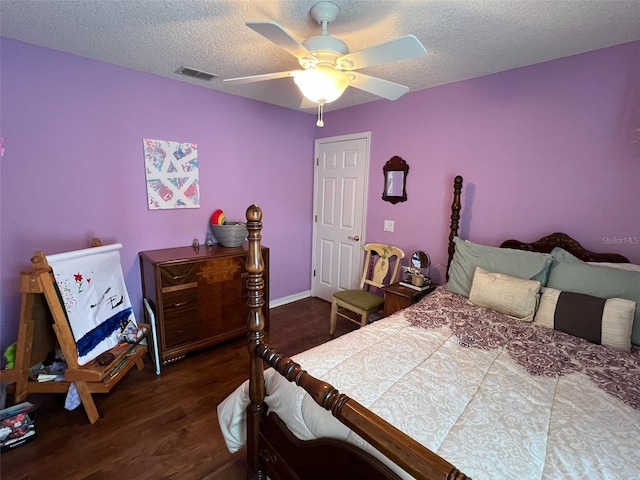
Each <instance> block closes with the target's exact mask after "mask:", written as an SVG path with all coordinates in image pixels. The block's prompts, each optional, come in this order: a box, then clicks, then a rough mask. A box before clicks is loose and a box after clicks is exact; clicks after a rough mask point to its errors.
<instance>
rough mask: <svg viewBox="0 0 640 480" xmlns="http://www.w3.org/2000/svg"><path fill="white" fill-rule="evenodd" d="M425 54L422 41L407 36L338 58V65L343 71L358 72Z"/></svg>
mask: <svg viewBox="0 0 640 480" xmlns="http://www.w3.org/2000/svg"><path fill="white" fill-rule="evenodd" d="M425 53H427V50H426V49H425V48H424V47H423V46H422V44H421V43H420V40H418V39H417V38H416V37H415V36H413V35H407V36H404V37H400V38H396V39H395V40H389V41H388V42H384V43H379V44H378V45H374V46H372V47H368V48H364V49H362V50H358V51H357V52H353V53H348V54H346V55H344V56H342V57H340V58H338V60H337V61H336V64H337V65H338V66H339V67H340V68H341V69H343V70H356V69H358V68H364V67H369V66H371V65H379V64H381V63H388V62H395V61H397V60H406V59H408V58H415V57H419V56H421V55H424V54H425Z"/></svg>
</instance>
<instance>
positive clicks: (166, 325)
mask: <svg viewBox="0 0 640 480" xmlns="http://www.w3.org/2000/svg"><path fill="white" fill-rule="evenodd" d="M139 258H140V274H141V277H142V295H143V297H144V298H146V299H147V301H148V302H149V304H150V305H151V308H153V311H154V314H155V317H156V324H157V330H158V350H159V352H158V353H159V357H160V361H161V362H162V364H167V363H169V362H173V361H175V360H179V359H181V358H183V357H184V356H185V354H187V353H188V352H191V351H194V350H197V349H200V348H204V347H209V346H211V345H215V344H217V343H220V342H223V341H225V340H228V339H230V338H234V337H238V336H241V335H244V334H245V333H246V331H247V325H246V323H247V315H248V312H249V309H248V307H247V289H246V280H247V276H248V275H247V273H246V270H245V261H246V258H247V251H246V250H245V249H244V248H242V247H232V248H228V247H222V246H220V245H214V246H213V247H205V246H200V247H199V248H194V247H176V248H165V249H160V250H149V251H145V252H140V254H139ZM262 258H263V259H264V265H265V271H264V276H263V278H264V282H265V288H264V300H265V307H264V316H265V323H266V325H269V249H268V248H266V247H263V248H262Z"/></svg>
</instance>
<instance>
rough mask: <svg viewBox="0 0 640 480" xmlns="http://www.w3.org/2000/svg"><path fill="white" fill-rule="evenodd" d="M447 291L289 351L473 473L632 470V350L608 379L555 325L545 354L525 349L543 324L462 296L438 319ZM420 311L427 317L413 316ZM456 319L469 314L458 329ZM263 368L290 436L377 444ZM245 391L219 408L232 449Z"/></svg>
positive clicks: (593, 357) (639, 446) (635, 376)
mask: <svg viewBox="0 0 640 480" xmlns="http://www.w3.org/2000/svg"><path fill="white" fill-rule="evenodd" d="M453 295H454V294H450V293H448V292H445V291H444V290H442V289H438V291H437V292H436V293H435V294H433V295H430V296H429V297H427V299H425V300H424V301H423V302H420V303H419V304H417V305H415V306H414V307H411V308H409V309H407V310H405V311H402V312H399V313H397V314H395V315H393V316H391V317H388V318H385V319H382V320H379V321H377V322H375V323H373V324H371V325H369V326H367V327H365V328H361V329H359V330H357V331H355V332H353V333H351V334H348V335H344V336H342V337H339V338H337V339H335V340H333V341H331V342H328V343H326V344H323V345H320V346H318V347H316V348H314V349H312V350H309V351H307V352H304V353H301V354H299V355H296V356H295V357H294V360H295V361H297V362H298V363H300V364H301V365H302V366H303V368H304V369H305V370H307V371H308V372H309V373H310V374H311V375H313V376H316V377H318V378H322V379H323V380H325V381H327V382H329V383H330V384H332V385H333V386H334V387H336V388H337V389H338V390H340V392H342V393H346V394H347V395H349V396H350V397H352V398H354V399H355V400H357V401H358V402H360V403H361V404H363V405H364V406H366V407H367V408H369V409H370V410H372V411H374V412H375V413H377V414H378V415H380V416H381V417H383V418H384V419H386V420H387V421H389V422H391V423H392V424H394V425H395V426H396V427H398V428H399V429H400V430H402V431H404V432H405V433H407V434H409V435H410V436H412V437H413V438H415V439H416V440H418V441H419V442H420V443H422V444H423V445H425V446H427V447H428V448H430V449H431V450H433V451H435V452H437V453H438V454H439V455H440V456H442V457H444V458H445V459H447V460H448V461H449V462H451V463H452V464H454V465H455V466H456V467H457V468H459V469H460V470H461V471H463V472H464V473H465V474H467V475H469V476H471V477H472V478H474V479H476V480H478V479H491V480H500V479H507V478H509V479H512V478H519V479H532V480H534V479H559V478H563V479H565V478H574V479H587V478H588V479H603V480H605V479H606V480H612V479H630V478H638V475H639V474H638V472H640V410H639V409H638V403H640V394H639V393H638V392H639V389H640V354H639V353H638V351H637V350H635V351H634V352H633V353H631V354H619V353H615V355H616V356H622V359H621V360H619V362H620V365H621V366H622V367H623V368H624V375H625V376H626V383H624V382H623V383H621V384H620V385H621V386H619V387H616V386H615V385H612V383H615V382H612V381H611V378H615V375H617V374H616V373H615V372H614V374H612V373H611V372H603V371H601V370H602V368H601V367H602V365H600V364H601V363H603V362H604V363H605V364H606V365H609V366H610V365H611V364H612V361H611V359H610V358H609V357H608V356H609V355H610V354H611V353H610V351H608V349H605V347H600V346H595V345H593V346H591V344H589V345H588V346H587V347H586V348H587V350H586V353H581V352H579V351H577V350H576V349H575V348H574V347H576V345H578V347H579V348H582V347H583V346H584V345H583V344H582V343H583V342H582V341H581V340H577V339H575V340H569V344H571V348H569V347H566V346H565V345H564V344H561V341H563V337H562V336H563V335H564V334H560V335H559V336H558V335H554V334H553V333H551V334H550V335H551V337H548V338H547V337H545V336H544V335H541V336H542V338H543V341H544V342H546V343H545V347H548V348H550V349H552V350H553V352H554V353H553V354H551V355H550V357H551V358H549V356H547V355H545V353H544V352H543V353H536V352H534V351H532V350H531V349H530V347H531V342H532V341H533V340H532V338H531V337H537V336H538V334H540V332H542V333H545V334H546V332H544V331H543V330H541V329H540V328H539V327H532V326H530V325H526V330H522V329H521V327H520V326H519V325H514V321H511V320H506V321H505V323H504V324H500V326H499V327H497V329H494V330H492V329H491V328H486V326H485V325H484V323H482V322H484V320H483V321H482V322H479V321H478V318H479V317H478V315H482V318H485V317H486V312H487V310H486V309H481V308H479V307H471V306H467V307H468V309H471V310H472V311H473V312H475V313H473V314H468V313H465V314H459V313H456V314H451V312H450V311H449V312H446V315H447V316H448V317H449V320H448V321H442V318H441V316H442V315H441V314H443V312H444V311H446V310H448V308H449V306H448V305H449V304H451V303H456V302H458V300H457V298H456V297H457V296H453ZM460 298H462V297H460ZM458 307H460V305H456V308H458ZM465 308H466V307H465ZM463 310H464V309H463ZM425 316H427V317H428V318H430V319H433V318H436V320H435V321H431V322H430V323H429V324H428V325H424V324H422V325H421V320H420V319H422V318H425ZM452 316H453V317H455V318H454V319H453V320H451V317H452ZM488 321H490V320H488ZM465 322H475V323H473V327H472V328H471V329H469V330H466V331H464V332H463V331H462V330H461V328H462V327H461V326H462V325H463V323H465ZM412 323H413V326H412ZM422 323H423V322H422ZM515 323H517V322H515ZM418 325H421V326H418ZM479 325H480V327H479ZM492 328H493V327H492ZM530 331H531V332H534V333H533V334H530V333H528V332H530ZM454 332H455V333H454ZM496 332H497V333H496ZM505 332H506V333H505ZM514 332H515V333H514ZM502 337H505V338H506V340H505V338H502ZM571 338H572V339H573V337H571ZM534 340H536V341H539V339H537V338H535V339H534ZM585 343H586V342H585ZM602 349H604V350H602ZM543 350H544V348H543ZM558 351H561V352H562V355H558ZM594 352H595V353H594ZM600 352H605V353H602V354H601V353H600ZM599 355H601V358H599ZM581 356H582V357H588V361H587V362H586V363H587V366H586V367H584V365H582V364H581V363H580V362H578V364H576V361H575V358H578V357H581ZM616 361H618V360H616ZM594 362H595V363H597V364H598V365H599V366H598V367H597V368H595V367H594ZM598 362H599V363H598ZM613 363H615V361H614V362H613ZM583 367H584V368H583ZM612 375H613V377H612ZM266 378H267V393H268V396H267V399H266V401H267V404H268V406H269V409H270V410H273V411H275V412H276V413H277V414H278V415H279V416H280V417H281V418H282V419H283V420H284V421H285V423H286V424H287V426H288V427H289V428H290V429H291V430H292V431H293V433H294V434H295V435H296V436H297V437H298V438H300V439H303V440H305V439H312V438H317V437H325V436H331V437H335V438H341V439H347V440H349V441H352V442H354V443H356V444H358V445H360V446H362V447H363V448H365V449H367V450H369V451H370V452H371V453H373V454H377V452H375V451H374V450H373V449H372V448H371V447H370V446H368V445H365V444H364V442H363V441H362V439H360V438H359V437H357V436H356V435H355V434H353V433H352V432H350V431H349V430H348V429H347V428H346V427H344V426H343V425H341V424H340V423H339V422H338V421H337V420H336V419H335V418H333V417H332V416H331V415H330V413H327V412H325V411H324V409H322V408H321V407H319V406H317V405H316V404H315V403H314V402H313V400H311V399H310V398H309V397H308V396H307V395H306V394H305V393H304V391H303V390H302V389H300V388H298V387H296V386H295V385H293V384H290V383H289V382H288V381H286V380H285V379H283V378H282V377H280V375H278V374H276V373H275V372H274V371H273V370H268V371H267V372H266ZM629 378H631V382H629V381H628V380H629ZM634 385H635V388H634ZM247 390H248V385H247V384H246V383H245V384H243V385H242V386H240V387H239V388H238V389H237V390H236V392H234V394H232V395H231V396H230V397H229V398H227V399H226V400H225V401H224V402H223V403H221V404H220V406H219V407H218V414H219V420H220V425H221V427H222V430H223V434H224V436H225V439H226V441H227V446H228V447H229V449H230V450H231V451H235V450H237V449H239V448H240V447H241V446H242V445H243V444H244V443H245V431H244V428H245V426H244V415H245V412H244V411H245V408H246V406H247V405H248V394H247ZM607 390H618V393H619V394H618V395H617V396H614V395H612V394H611V393H609V391H607ZM620 390H623V391H622V392H620ZM396 469H397V467H396ZM404 475H405V476H406V478H411V477H410V476H408V475H406V474H404Z"/></svg>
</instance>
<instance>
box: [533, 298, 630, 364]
mask: <svg viewBox="0 0 640 480" xmlns="http://www.w3.org/2000/svg"><path fill="white" fill-rule="evenodd" d="M561 295H563V296H562V298H561ZM559 302H573V303H569V304H565V305H561V304H559ZM581 304H582V305H581ZM594 304H595V305H599V310H598V309H595V308H594V309H593V310H589V308H590V306H591V305H594ZM559 306H560V308H558V307H559ZM585 308H586V310H584V311H586V313H584V314H583V313H578V312H579V311H580V310H581V309H585ZM635 310H636V302H634V301H632V300H625V299H623V298H608V299H602V298H598V297H594V296H591V295H585V294H581V293H571V292H562V291H561V290H557V289H555V288H548V287H547V288H545V289H544V291H543V293H542V297H541V299H540V306H539V307H538V311H537V313H536V317H535V320H534V322H533V323H534V324H535V325H540V326H541V327H547V328H553V329H555V330H561V331H563V332H565V333H569V334H571V335H573V336H576V337H581V338H585V339H586V340H589V341H591V342H595V343H600V344H601V345H604V346H606V347H610V348H614V349H616V350H620V351H623V352H628V351H630V350H631V329H632V325H633V317H634V313H635ZM594 331H595V332H597V333H598V334H599V335H597V336H599V337H600V339H599V342H598V341H597V340H594V339H593V338H589V332H594Z"/></svg>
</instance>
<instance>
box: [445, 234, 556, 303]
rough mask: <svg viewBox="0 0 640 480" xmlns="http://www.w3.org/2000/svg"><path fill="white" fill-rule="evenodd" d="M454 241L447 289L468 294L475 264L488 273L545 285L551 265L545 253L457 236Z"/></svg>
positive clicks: (460, 293) (549, 258) (549, 257)
mask: <svg viewBox="0 0 640 480" xmlns="http://www.w3.org/2000/svg"><path fill="white" fill-rule="evenodd" d="M453 242H454V244H455V248H456V250H455V253H454V255H453V259H452V260H451V264H450V265H449V280H448V281H447V284H446V286H445V288H446V289H447V290H449V291H450V292H453V293H457V294H459V295H464V296H465V297H469V292H470V291H471V284H472V283H473V274H474V273H475V271H476V267H480V268H482V269H484V270H486V271H487V272H493V273H503V274H505V275H510V276H512V277H518V278H524V279H526V280H537V281H539V282H540V284H541V285H542V286H543V287H544V286H545V285H546V284H547V278H548V276H549V268H550V267H551V255H550V254H548V253H536V252H526V251H524V250H516V249H513V248H499V247H487V246H485V245H478V244H477V243H472V242H469V241H465V240H462V239H461V238H458V237H456V238H454V239H453Z"/></svg>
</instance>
